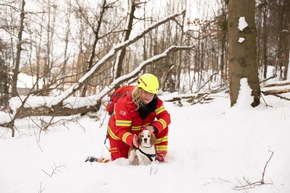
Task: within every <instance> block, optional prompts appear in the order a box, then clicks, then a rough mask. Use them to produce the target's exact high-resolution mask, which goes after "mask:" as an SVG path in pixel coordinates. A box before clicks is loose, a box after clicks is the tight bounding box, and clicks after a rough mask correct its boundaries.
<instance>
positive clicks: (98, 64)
mask: <svg viewBox="0 0 290 193" xmlns="http://www.w3.org/2000/svg"><path fill="white" fill-rule="evenodd" d="M183 14H185V10H183V11H182V12H180V13H175V14H173V15H171V16H168V17H166V18H164V19H161V20H159V21H157V22H155V23H153V24H151V25H150V26H149V27H147V28H146V29H145V30H144V31H142V32H140V33H139V34H137V35H136V36H135V37H133V38H130V39H128V40H126V41H124V42H122V43H119V44H117V45H116V46H114V47H113V48H112V49H111V50H110V51H109V52H108V54H106V55H105V56H104V57H103V58H101V59H100V60H99V61H98V62H96V63H95V64H94V66H93V67H92V68H91V69H90V71H89V72H87V73H86V74H85V75H84V76H83V77H82V78H80V80H79V81H78V82H77V83H75V84H74V85H72V86H71V87H70V88H69V89H68V90H66V91H65V92H64V93H63V94H61V95H60V96H59V97H58V98H57V99H56V100H55V103H56V104H58V103H61V102H63V101H64V100H65V99H67V98H68V97H69V96H71V95H72V94H73V93H74V92H75V91H77V90H79V89H80V88H81V87H82V85H83V84H84V83H86V82H87V81H89V80H90V79H91V78H92V74H94V73H95V72H97V71H98V70H99V69H100V67H101V66H102V65H103V64H104V63H105V62H107V61H109V60H110V59H111V58H112V57H113V56H114V55H115V54H116V53H117V52H118V51H119V50H122V49H123V48H125V47H127V46H129V45H131V44H133V43H134V42H136V41H137V40H139V39H141V38H142V37H143V36H144V35H145V34H147V33H149V32H150V31H152V30H153V29H155V28H156V27H158V26H160V25H162V24H164V23H166V22H168V21H170V20H174V19H175V18H176V17H178V16H180V15H183Z"/></svg>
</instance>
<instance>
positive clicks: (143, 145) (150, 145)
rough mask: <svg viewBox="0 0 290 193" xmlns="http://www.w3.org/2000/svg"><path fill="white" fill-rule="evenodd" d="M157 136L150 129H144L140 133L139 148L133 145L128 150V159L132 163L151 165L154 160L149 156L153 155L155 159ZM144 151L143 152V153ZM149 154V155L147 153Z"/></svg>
mask: <svg viewBox="0 0 290 193" xmlns="http://www.w3.org/2000/svg"><path fill="white" fill-rule="evenodd" d="M155 141H156V137H155V135H154V133H151V132H150V131H148V130H143V131H142V132H141V133H139V135H138V145H139V148H133V147H131V148H130V149H129V152H128V160H129V164H130V165H149V164H151V163H152V161H151V160H150V159H149V158H148V156H150V157H151V159H152V160H153V161H155V158H156V150H155V145H154V144H155ZM142 152H143V153H142ZM144 153H145V154H147V156H146V155H145V154H144Z"/></svg>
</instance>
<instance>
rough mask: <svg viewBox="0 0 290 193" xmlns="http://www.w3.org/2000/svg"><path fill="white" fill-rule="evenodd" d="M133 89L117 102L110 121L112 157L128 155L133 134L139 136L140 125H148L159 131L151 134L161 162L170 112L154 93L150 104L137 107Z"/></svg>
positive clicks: (165, 144) (109, 133) (164, 153)
mask: <svg viewBox="0 0 290 193" xmlns="http://www.w3.org/2000/svg"><path fill="white" fill-rule="evenodd" d="M133 89H134V86H132V87H130V94H128V95H126V96H124V97H122V98H121V99H120V101H118V102H117V103H116V106H115V110H114V113H113V114H112V115H111V117H110V120H109V126H108V138H109V140H110V150H109V151H110V153H111V160H115V159H117V158H121V157H124V158H128V150H129V147H130V146H133V135H134V134H136V135H138V134H139V133H140V132H141V131H142V128H143V126H148V125H150V126H153V127H155V128H156V129H157V130H158V131H157V132H155V133H154V134H155V135H156V139H157V140H156V144H155V146H156V154H157V157H156V158H157V160H159V161H164V157H165V156H166V154H167V145H168V125H169V124H170V122H171V120H170V114H169V113H168V112H167V110H166V109H165V108H164V106H163V101H162V100H160V99H159V98H158V97H157V96H155V97H154V99H153V100H152V101H151V102H150V103H149V104H146V105H145V106H144V107H141V108H139V109H138V110H137V106H136V104H135V103H134V102H133V100H132V91H133ZM160 156H161V157H160Z"/></svg>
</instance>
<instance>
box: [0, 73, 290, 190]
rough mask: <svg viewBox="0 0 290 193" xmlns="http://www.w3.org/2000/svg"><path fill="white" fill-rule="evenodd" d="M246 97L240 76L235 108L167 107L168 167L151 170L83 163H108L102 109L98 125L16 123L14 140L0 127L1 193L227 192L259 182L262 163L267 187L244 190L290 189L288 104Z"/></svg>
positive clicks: (223, 104)
mask: <svg viewBox="0 0 290 193" xmlns="http://www.w3.org/2000/svg"><path fill="white" fill-rule="evenodd" d="M249 92H250V89H249V87H248V85H247V81H246V80H245V79H243V80H242V81H241V91H240V95H239V98H238V101H237V105H236V106H235V107H233V108H230V105H229V104H230V101H229V96H228V94H227V93H218V94H215V95H213V96H212V97H213V98H214V100H213V101H212V102H210V103H205V104H196V105H193V106H191V105H189V104H185V105H184V106H183V107H179V106H178V105H175V104H173V103H171V102H165V103H164V105H165V107H166V108H167V110H168V111H169V112H170V114H171V117H172V123H171V125H170V132H169V153H168V156H167V162H166V163H154V164H152V165H149V166H129V165H128V161H127V160H126V159H119V160H116V161H113V162H109V163H107V164H102V163H86V162H84V161H85V158H86V157H87V156H96V157H106V158H109V152H108V150H107V148H106V146H108V144H107V145H106V146H105V145H104V144H103V142H104V139H105V134H106V126H107V124H106V123H107V119H108V116H104V115H105V114H103V113H101V112H100V113H99V114H98V115H99V116H100V117H101V119H99V120H96V119H95V118H92V117H91V118H90V117H89V116H83V117H80V118H79V117H70V118H71V119H73V120H75V121H74V122H72V121H60V119H58V120H54V121H55V124H54V125H53V126H52V127H49V129H48V130H47V131H41V132H40V130H39V128H36V127H34V126H33V124H32V120H30V119H28V118H27V119H22V120H19V121H18V122H17V123H16V126H17V131H16V135H17V136H16V137H15V138H11V137H10V135H11V133H10V131H9V130H7V129H4V128H2V129H1V128H0V136H1V138H0V155H1V159H0V192H1V193H31V192H43V193H96V192H97V193H106V192H119V193H125V192H126V193H127V192H141V193H142V192H146V193H147V192H152V193H155V192H156V193H157V192H158V193H160V192H169V193H171V192H172V193H176V192H182V193H192V192H198V193H205V192H212V193H231V192H237V191H236V190H234V189H233V188H234V187H236V186H241V185H244V184H246V182H245V180H244V179H246V180H247V181H248V182H252V183H254V182H257V181H260V180H261V179H262V174H263V170H264V168H265V165H266V162H267V161H269V162H268V165H267V167H266V170H265V174H264V180H265V183H269V184H265V185H262V186H257V187H254V188H252V189H248V190H244V191H243V192H250V193H285V192H290V183H289V178H290V165H289V161H290V151H289V145H290V140H289V139H290V130H289V125H290V111H289V108H290V103H289V102H287V101H286V100H282V99H279V98H277V97H273V96H264V97H263V98H264V100H265V101H266V102H267V105H268V106H267V105H265V103H263V100H261V102H262V104H261V105H260V106H258V107H257V108H254V109H253V108H251V107H250V105H249V104H250V103H249V102H250V98H249ZM177 95H178V94H177V93H172V94H167V95H163V96H161V98H162V99H164V100H166V99H170V98H172V97H174V96H177ZM1 119H2V115H1ZM34 121H36V122H37V118H35V120H34ZM271 152H274V153H273V157H272V159H270V160H269V158H270V156H271Z"/></svg>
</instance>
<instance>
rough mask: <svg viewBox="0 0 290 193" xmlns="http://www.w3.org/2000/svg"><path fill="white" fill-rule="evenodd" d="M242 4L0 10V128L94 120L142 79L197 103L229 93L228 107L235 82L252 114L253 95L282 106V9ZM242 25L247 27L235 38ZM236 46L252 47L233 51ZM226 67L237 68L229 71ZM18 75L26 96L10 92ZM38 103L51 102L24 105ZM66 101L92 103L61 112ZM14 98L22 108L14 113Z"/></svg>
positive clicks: (35, 2) (136, 3)
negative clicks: (113, 97) (23, 78)
mask: <svg viewBox="0 0 290 193" xmlns="http://www.w3.org/2000/svg"><path fill="white" fill-rule="evenodd" d="M245 2H251V1H248V0H247V1H228V0H211V1H206V3H205V1H202V0H179V1H176V0H162V1H159V0H98V1H89V0H62V1H60V0H20V1H19V0H17V1H16V0H1V2H0V9H1V10H0V13H1V17H0V34H1V36H0V108H1V109H0V110H1V111H3V112H6V113H8V114H9V115H11V120H10V121H9V122H1V121H0V126H3V127H8V128H12V130H13V125H14V121H15V120H16V119H17V118H22V117H27V116H34V115H35V116H38V115H51V116H64V115H74V114H86V113H88V112H91V111H98V110H99V109H100V107H101V105H102V103H103V100H102V99H103V98H104V97H106V96H107V94H108V93H109V92H111V91H112V90H114V89H115V88H117V87H120V86H121V85H124V84H130V83H133V82H134V81H135V80H136V79H137V78H138V77H139V76H140V75H141V74H142V73H144V72H150V73H153V74H155V75H156V76H157V77H159V80H160V83H161V85H160V90H161V91H162V92H178V93H187V94H192V96H191V97H197V96H198V97H205V96H207V95H208V93H215V92H219V91H221V90H228V89H229V90H230V91H229V92H230V93H231V105H234V103H235V100H236V95H237V93H236V92H237V91H236V90H237V89H239V83H238V84H237V81H239V80H240V79H241V78H243V77H247V78H249V84H250V82H252V83H253V84H254V85H253V87H252V89H253V92H252V95H253V96H254V102H253V103H252V106H253V107H254V106H257V105H258V104H259V100H260V96H261V94H263V95H268V94H271V95H275V96H277V97H281V98H283V96H280V94H281V93H285V92H289V91H290V89H289V88H290V86H289V85H290V83H289V82H287V80H288V79H289V74H288V73H289V43H290V36H289V28H290V19H289V18H290V1H288V0H256V1H255V2H253V3H245ZM237 7H238V8H237ZM237 10H238V11H237ZM235 13H237V14H242V15H240V16H238V15H235ZM243 14H244V15H243ZM247 14H249V15H247ZM241 16H246V18H248V17H249V18H252V19H253V20H252V21H251V20H250V21H248V24H249V27H246V29H245V30H240V31H236V32H235V30H234V29H235V28H236V29H237V27H235V28H233V26H234V24H233V23H234V22H236V24H235V25H238V24H237V21H236V20H237V18H239V17H241ZM237 36H244V37H247V38H248V36H249V38H251V41H248V42H247V41H246V43H244V44H243V45H241V44H242V42H238V41H237V40H236V37H237ZM235 44H237V45H235ZM241 46H242V48H243V49H241ZM245 53H247V54H249V55H247V54H246V55H245ZM235 57H240V58H238V59H236V58H235ZM248 59H251V61H248ZM235 61H245V62H240V63H239V65H240V66H239V67H238V68H236V67H237V64H235ZM253 61H254V62H253ZM231 66H232V67H231ZM245 68H246V69H245ZM22 73H23V74H26V75H28V76H30V77H33V81H32V82H31V86H30V87H29V88H28V87H27V88H20V87H19V83H18V77H19V74H22ZM236 78H238V80H235V79H236ZM270 79H275V80H277V81H279V82H277V83H275V84H272V85H269V84H267V80H270ZM264 88H267V89H264ZM37 96H40V97H45V96H46V97H55V100H54V103H53V104H51V105H50V106H47V105H41V106H40V107H39V108H37V109H35V108H32V107H27V106H26V105H25V104H26V102H27V101H29V100H30V98H31V97H37ZM71 97H74V98H78V99H84V100H89V101H93V102H92V103H91V104H90V105H88V104H87V103H86V104H85V105H83V106H78V107H77V108H69V107H67V106H66V105H65V104H66V100H67V99H69V98H71ZM15 98H17V99H19V100H20V101H21V105H20V106H19V108H17V109H16V110H13V109H11V107H10V106H9V101H10V103H11V101H13V99H15ZM284 99H285V100H290V99H288V98H285V97H284ZM177 100H178V99H177Z"/></svg>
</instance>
